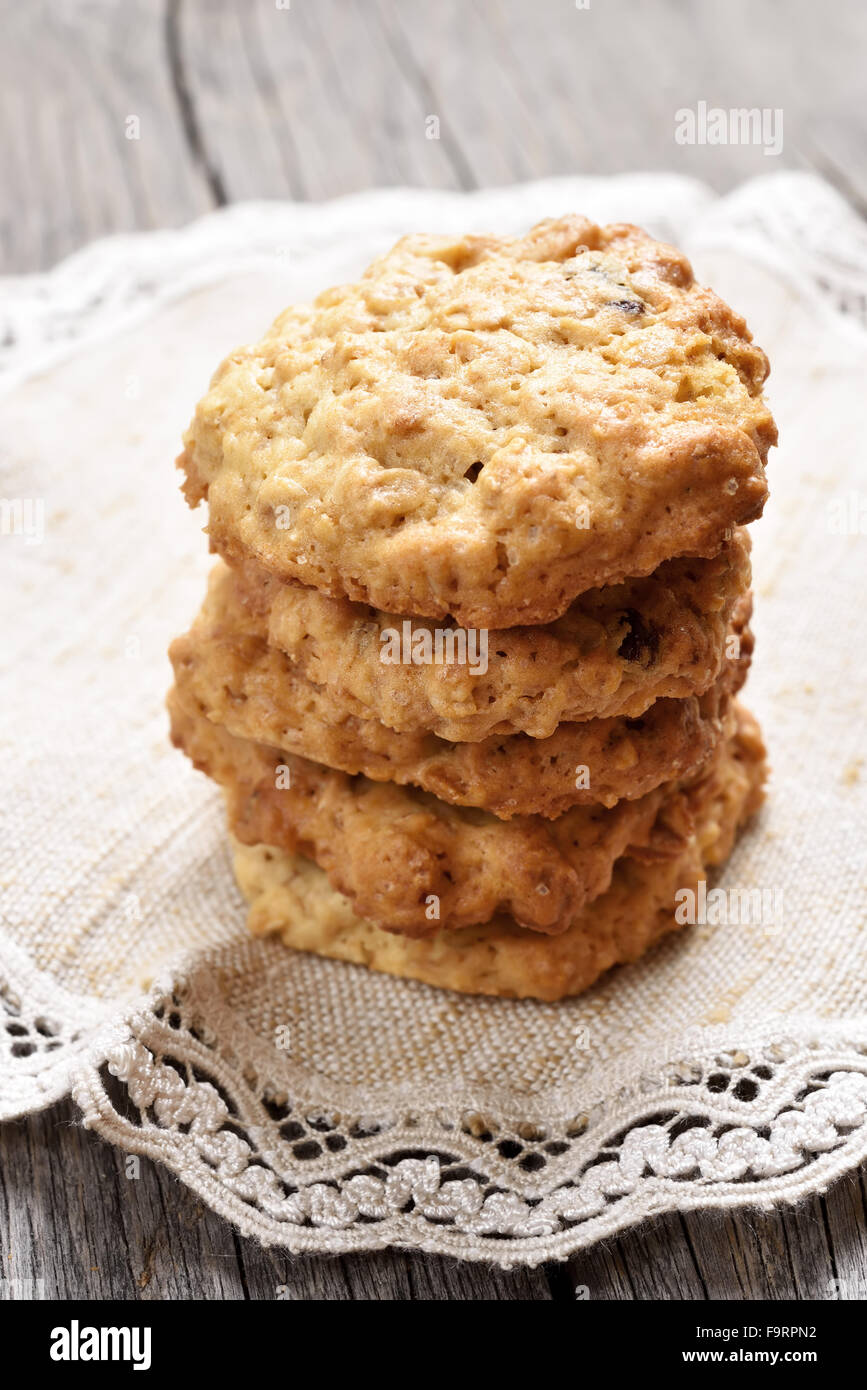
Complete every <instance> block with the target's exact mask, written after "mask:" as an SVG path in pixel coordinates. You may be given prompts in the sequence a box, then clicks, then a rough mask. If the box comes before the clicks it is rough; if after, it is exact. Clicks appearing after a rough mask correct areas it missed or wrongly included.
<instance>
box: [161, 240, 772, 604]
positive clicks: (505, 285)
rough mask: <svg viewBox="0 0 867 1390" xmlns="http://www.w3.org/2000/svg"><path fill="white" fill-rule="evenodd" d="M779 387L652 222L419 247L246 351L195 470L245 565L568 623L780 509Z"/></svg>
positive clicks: (194, 447) (214, 517) (388, 258)
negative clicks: (776, 476)
mask: <svg viewBox="0 0 867 1390" xmlns="http://www.w3.org/2000/svg"><path fill="white" fill-rule="evenodd" d="M767 371H768V366H767V359H766V358H765V355H764V353H763V352H761V350H760V349H759V348H757V347H756V346H755V345H754V344H753V343H752V340H751V338H750V335H749V333H748V331H747V328H746V325H745V323H744V321H743V319H742V318H741V317H740V316H739V315H738V314H736V313H734V311H733V310H731V309H730V308H729V307H728V306H727V305H726V304H724V303H723V301H722V300H721V299H719V298H717V296H716V295H715V294H713V293H712V292H711V291H710V290H707V289H704V288H702V287H701V286H699V285H697V284H696V282H695V280H694V278H693V275H692V270H691V268H690V265H689V263H688V261H687V260H686V259H685V257H684V256H683V255H681V254H680V253H679V252H678V251H676V250H674V249H673V248H671V247H669V246H665V245H663V244H661V243H659V242H657V241H654V240H653V239H652V238H651V237H649V236H648V235H647V234H646V233H644V232H642V231H641V230H640V229H639V228H636V227H631V226H625V225H624V226H620V225H616V226H608V227H598V226H595V225H594V224H593V223H592V222H588V221H587V220H585V219H583V218H580V217H564V218H561V219H559V220H556V221H548V222H542V223H540V224H539V225H538V226H537V227H535V228H533V230H532V231H531V232H529V233H528V234H527V235H526V236H524V237H520V238H518V239H516V240H510V239H507V238H500V237H494V236H490V237H484V236H481V237H480V236H468V237H462V238H456V239H455V238H448V237H436V236H412V237H406V238H404V239H403V240H402V241H400V242H398V243H397V245H396V246H395V247H394V248H393V250H392V251H390V252H389V253H388V254H387V255H385V256H383V257H381V258H380V259H379V260H377V261H375V262H374V263H373V265H371V266H370V268H369V269H368V270H367V271H366V273H365V274H364V275H363V276H362V278H361V279H360V280H359V281H357V282H356V283H353V284H350V285H344V286H341V287H338V288H335V289H332V290H329V291H327V292H326V293H325V294H322V295H320V296H319V297H318V299H316V301H315V302H314V303H313V304H312V305H307V306H302V307H296V308H290V309H288V310H287V311H286V312H285V313H283V314H281V315H280V317H279V318H278V319H277V320H276V322H275V323H274V324H273V326H272V327H271V328H270V329H269V331H268V333H267V334H266V335H265V337H264V338H263V339H262V341H261V342H259V343H257V344H255V345H253V346H251V347H243V348H240V349H238V351H236V352H234V353H232V354H231V355H230V356H229V357H228V358H227V359H226V360H225V362H224V363H223V364H222V366H221V367H220V368H219V369H218V371H217V373H216V375H215V376H214V378H213V380H212V382H211V385H210V389H209V390H208V392H207V394H206V395H205V397H204V398H203V400H202V401H201V402H200V404H199V406H198V409H197V410H196V414H195V417H194V419H193V421H192V424H191V425H190V428H189V430H188V431H187V433H186V435H185V437H184V452H183V454H182V455H181V457H180V459H179V464H180V466H181V467H182V469H183V470H184V472H185V475H186V482H185V487H184V490H185V494H186V496H187V500H188V501H189V502H190V504H191V505H195V504H197V503H198V502H199V501H200V500H201V499H203V498H205V497H206V498H207V500H208V504H209V513H210V521H209V532H210V538H211V543H212V545H213V547H214V548H215V549H216V550H218V551H219V552H220V553H221V554H223V555H224V556H225V557H226V558H227V559H229V560H230V561H232V562H234V563H240V562H241V561H243V560H244V559H245V558H250V557H252V558H254V559H256V560H257V561H258V562H260V563H261V564H262V565H263V566H264V567H265V568H266V569H268V570H269V571H271V572H272V573H273V574H275V575H277V576H278V577H280V578H282V579H294V580H299V581H301V582H302V583H304V584H307V585H310V586H311V587H314V588H317V589H320V590H321V591H322V592H323V593H326V594H330V595H338V596H345V597H347V598H350V599H354V600H359V601H361V602H364V603H369V604H372V605H374V606H375V607H376V608H379V609H382V610H383V611H385V612H389V613H391V612H394V613H402V614H420V615H422V616H428V617H435V618H441V617H444V616H446V615H451V616H452V617H454V618H455V619H456V620H457V621H458V622H460V623H461V624H463V625H464V626H467V627H487V628H506V627H514V626H517V625H521V624H527V623H537V624H540V623H548V622H552V621H553V620H554V619H555V618H557V617H559V616H560V615H561V614H562V613H563V612H564V611H565V610H566V608H567V607H568V606H569V604H570V603H571V602H572V601H573V599H574V598H575V597H576V596H577V595H578V594H580V593H582V592H583V591H584V590H586V589H590V588H596V587H600V586H602V585H607V584H614V583H619V582H620V581H621V580H623V579H625V578H627V577H628V576H635V575H645V574H649V573H650V572H651V571H652V570H654V569H656V568H657V566H658V565H660V564H662V563H663V562H664V561H665V560H668V559H670V558H672V557H673V556H677V555H691V556H701V555H705V556H707V555H713V554H715V553H716V551H717V550H718V549H719V547H720V545H721V544H722V542H723V540H724V539H725V538H726V537H727V535H729V534H730V532H731V530H732V528H733V527H735V526H738V525H741V524H744V523H746V522H749V521H752V520H753V519H755V518H756V517H757V516H759V515H760V513H761V511H762V507H763V505H764V501H765V497H766V484H765V474H764V464H765V460H766V456H767V452H768V448H769V447H770V445H771V444H773V443H774V442H775V439H776V431H775V427H774V422H773V419H772V417H771V415H770V412H769V410H768V408H767V405H766V404H765V402H764V399H763V397H762V384H763V382H764V380H765V377H766V375H767Z"/></svg>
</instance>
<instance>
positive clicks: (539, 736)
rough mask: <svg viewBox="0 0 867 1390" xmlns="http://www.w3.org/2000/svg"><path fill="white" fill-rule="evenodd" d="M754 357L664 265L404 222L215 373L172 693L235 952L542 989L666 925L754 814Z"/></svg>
mask: <svg viewBox="0 0 867 1390" xmlns="http://www.w3.org/2000/svg"><path fill="white" fill-rule="evenodd" d="M767 370H768V367H767V361H766V358H765V356H764V354H763V353H762V352H761V351H760V350H759V349H758V348H757V347H755V346H754V345H753V343H752V341H751V338H750V335H749V333H748V331H747V328H746V325H745V324H744V322H743V320H742V319H741V318H740V317H739V316H738V315H737V314H735V313H734V312H733V311H732V310H731V309H729V308H728V307H727V305H725V304H724V303H723V302H722V301H721V300H720V299H719V298H717V297H716V295H714V294H712V293H711V292H710V291H708V290H706V289H703V288H701V287H700V286H698V285H696V283H695V281H694V280H693V277H692V272H691V270H690V266H689V264H688V262H687V261H686V260H685V259H684V257H683V256H682V255H681V254H679V253H678V252H677V251H675V250H673V249H672V248H671V247H668V246H664V245H661V244H660V243H658V242H656V241H654V240H653V239H652V238H650V237H649V236H647V235H646V234H645V233H643V232H641V231H640V230H638V229H637V228H635V227H630V226H610V227H598V226H595V225H593V224H592V223H589V222H587V221H585V220H584V219H581V218H573V217H568V218H563V219H560V220H557V221H549V222H543V223H541V224H540V225H539V226H537V227H535V228H534V229H533V230H532V231H531V232H530V233H529V234H528V235H527V236H525V237H522V238H520V239H517V240H507V239H503V238H496V237H479V236H468V237H463V238H460V239H450V238H438V237H433V236H413V237H408V238H405V239H404V240H402V241H401V242H399V243H398V244H397V246H396V247H395V248H394V249H393V250H392V251H391V252H390V253H389V254H388V255H386V256H384V257H382V258H381V259H380V260H378V261H376V262H374V264H373V265H372V266H371V267H370V268H369V269H368V271H367V272H366V273H365V274H364V276H363V277H362V278H361V279H360V280H359V281H358V282H357V283H355V284H352V285H347V286H342V287H340V288H337V289H333V290H329V291H328V292H327V293H325V294H322V295H320V296H319V298H318V299H317V300H316V301H315V303H314V304H313V305H306V306H301V307H296V308H291V309H289V310H287V311H286V312H285V313H284V314H282V315H281V316H280V318H278V319H277V321H276V322H275V324H274V325H273V327H272V328H271V329H270V331H269V332H268V334H267V335H266V337H265V338H264V339H263V340H262V342H260V343H258V344H256V345H255V346H253V347H247V348H243V349H240V350H239V351H238V352H236V353H234V354H232V356H230V357H229V358H228V359H227V360H226V361H225V362H224V363H223V365H222V366H221V367H220V369H219V370H218V372H217V374H216V375H215V377H214V379H213V381H212V383H211V387H210V390H209V391H208V394H207V395H206V396H205V397H204V399H203V400H202V402H201V403H200V405H199V407H198V409H197V411H196V415H195V418H194V420H193V423H192V425H191V427H190V429H189V431H188V433H187V436H186V438H185V450H184V453H183V454H182V456H181V458H180V460H179V464H180V466H181V467H182V469H183V470H184V473H185V475H186V482H185V485H184V491H185V493H186V496H187V500H188V501H189V502H190V504H191V505H193V506H195V505H196V504H197V503H198V502H200V501H201V500H203V499H207V502H208V507H209V526H208V530H209V534H210V540H211V546H212V549H214V550H216V551H217V552H218V553H219V555H220V557H221V559H220V561H219V563H218V565H217V568H216V569H215V571H214V573H213V574H212V577H211V581H210V585H209V589H208V594H207V597H206V599H205V603H204V606H203V608H202V611H201V613H200V614H199V616H198V618H197V619H196V621H195V623H194V625H193V627H192V629H191V631H190V632H189V633H188V634H187V635H186V636H184V637H181V638H179V639H178V640H177V641H176V642H175V643H174V644H173V646H172V651H171V657H172V662H173V665H174V670H175V686H174V689H173V690H172V692H171V695H170V697H169V705H170V712H171V720H172V735H173V738H174V741H175V743H176V744H177V745H178V746H179V747H181V748H182V749H183V750H184V751H185V752H186V753H187V754H188V756H189V757H190V758H191V759H192V761H193V762H194V764H195V765H196V767H198V768H200V769H202V770H203V771H204V772H206V773H207V774H208V775H209V776H210V777H212V778H213V779H214V780H215V781H217V782H218V783H219V784H220V786H221V787H222V788H223V791H224V793H225V798H226V803H227V807H228V817H229V826H230V830H231V832H232V835H233V837H234V841H235V844H236V854H235V864H236V873H237V877H238V882H239V884H240V886H241V889H242V891H243V893H244V894H245V896H246V897H247V899H248V900H249V903H250V911H249V925H250V929H251V930H252V931H253V932H254V933H257V934H258V933H265V932H272V933H278V934H279V935H280V936H281V937H282V938H283V940H284V941H285V942H286V944H287V945H289V946H291V947H295V948H298V949H301V950H306V951H314V952H317V953H319V954H321V955H326V956H332V957H336V958H339V959H341V960H347V961H354V962H358V963H361V964H364V965H367V966H369V967H371V968H373V969H376V970H383V971H388V972H391V973H393V974H396V975H402V976H407V977H410V978H413V979H418V980H424V981H426V982H428V983H430V984H436V985H442V986H447V987H450V988H452V989H457V990H462V991H465V992H469V993H479V994H494V995H501V996H510V997H533V998H540V999H559V998H562V997H564V996H566V995H571V994H577V993H579V992H580V991H582V990H584V989H586V988H587V987H588V986H589V985H590V984H592V983H593V981H594V980H595V979H597V977H598V976H599V975H600V974H601V973H602V972H603V971H605V970H606V969H608V968H609V967H610V966H612V965H614V964H616V963H618V962H622V961H630V960H634V959H636V958H637V957H638V956H640V955H641V954H642V953H643V952H644V951H646V950H647V949H648V947H650V946H651V945H652V944H653V943H654V942H655V941H656V940H657V939H658V938H659V937H661V936H662V935H663V934H664V933H666V932H668V931H671V930H673V929H674V928H675V927H676V926H678V925H679V923H680V921H681V919H682V918H683V916H684V914H683V913H681V912H679V911H678V904H679V903H682V902H684V901H686V900H687V897H686V896H685V895H684V890H691V891H692V892H693V893H694V892H696V890H697V885H698V883H699V881H700V880H701V879H703V878H705V876H706V874H707V872H708V870H709V869H710V868H711V867H712V866H716V865H718V864H720V863H721V862H722V860H724V859H725V857H726V856H727V855H728V853H729V851H730V849H731V847H732V844H733V842H734V838H735V835H736V832H737V830H738V828H739V826H740V825H741V824H742V823H743V822H744V821H745V820H746V818H747V817H748V816H749V815H750V814H751V813H752V812H753V811H754V810H755V808H756V807H757V805H758V804H759V802H760V801H761V797H762V783H763V778H764V750H763V747H762V743H761V738H760V736H759V733H758V730H757V728H756V725H755V723H754V721H753V720H752V718H751V716H750V715H749V714H748V713H747V712H746V711H745V710H744V709H743V708H742V707H741V706H740V705H739V703H738V701H737V699H736V696H737V693H738V691H739V689H740V687H741V685H742V684H743V681H744V679H745V676H746V674H747V669H748V666H749V662H750V656H751V651H752V637H751V633H750V629H749V619H750V609H751V596H750V588H749V586H750V560H749V542H748V537H747V533H746V531H745V530H744V529H743V528H744V526H745V524H746V523H748V522H750V521H752V520H754V519H755V518H756V517H758V516H759V515H760V513H761V511H762V507H763V505H764V501H765V497H766V486H765V475H764V464H765V460H766V456H767V451H768V448H769V447H770V445H771V444H773V443H774V442H775V438H776V432H775V428H774V423H773V420H772V418H771V415H770V413H769V411H768V408H767V406H766V404H765V402H764V400H763V398H762V384H763V382H764V380H765V377H766V375H767ZM687 896H688V892H687Z"/></svg>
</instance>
